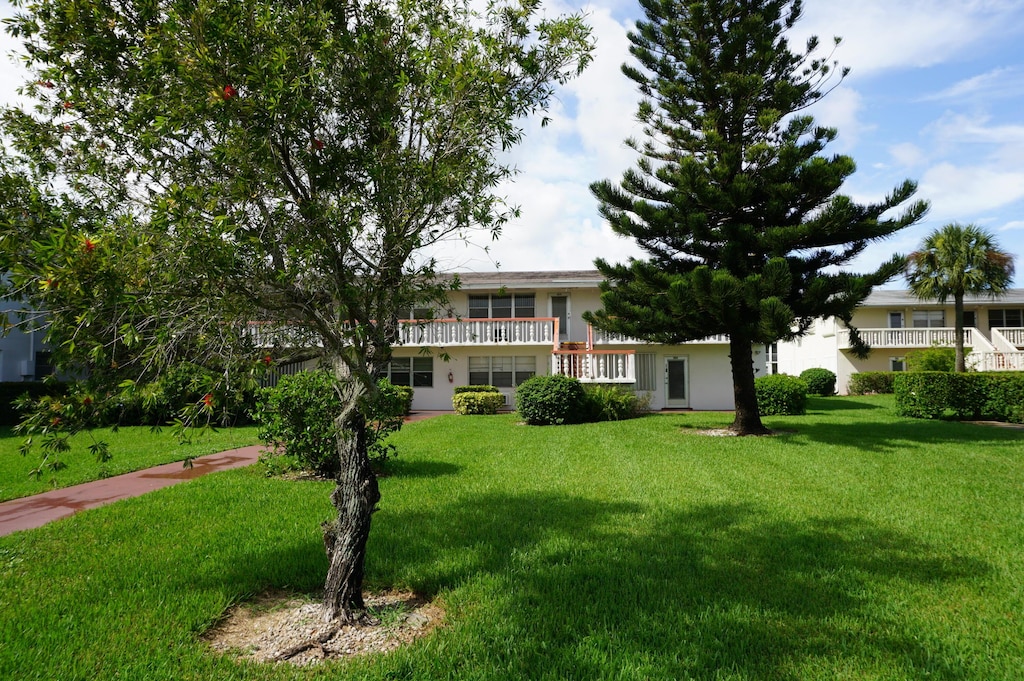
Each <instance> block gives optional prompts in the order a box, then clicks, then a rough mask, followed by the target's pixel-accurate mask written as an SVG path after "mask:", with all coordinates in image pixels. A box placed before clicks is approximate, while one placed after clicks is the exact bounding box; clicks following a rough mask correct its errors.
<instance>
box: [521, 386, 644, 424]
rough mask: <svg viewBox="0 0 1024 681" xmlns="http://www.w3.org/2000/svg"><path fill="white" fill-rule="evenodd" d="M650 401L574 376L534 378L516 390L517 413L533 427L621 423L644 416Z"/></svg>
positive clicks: (614, 387) (630, 392)
mask: <svg viewBox="0 0 1024 681" xmlns="http://www.w3.org/2000/svg"><path fill="white" fill-rule="evenodd" d="M649 406H650V400H649V398H646V397H641V396H639V395H637V394H636V393H634V392H632V391H631V390H627V389H623V388H619V387H616V386H611V385H600V384H597V385H588V386H587V387H584V386H583V384H582V383H580V381H579V380H578V379H575V378H572V377H570V376H560V375H557V374H555V375H551V376H534V377H533V378H530V379H528V380H527V381H524V382H523V383H522V384H520V386H519V387H518V388H517V389H516V410H517V411H518V412H519V414H520V415H521V416H522V417H523V419H524V420H525V421H526V422H527V423H528V424H530V425H534V426H548V425H560V424H569V423H592V422H596V421H619V420H623V419H630V418H635V417H637V416H640V415H641V414H643V413H644V412H646V411H647V409H648V407H649Z"/></svg>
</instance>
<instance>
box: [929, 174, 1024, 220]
mask: <svg viewBox="0 0 1024 681" xmlns="http://www.w3.org/2000/svg"><path fill="white" fill-rule="evenodd" d="M920 195H921V198H925V199H928V200H929V201H931V202H932V217H933V218H934V219H936V220H943V221H945V220H949V219H960V220H967V221H974V220H975V219H977V216H978V215H979V214H984V213H986V212H988V211H992V210H995V209H998V208H1001V207H1003V206H1008V205H1010V204H1012V203H1014V202H1016V201H1019V200H1021V199H1024V169H1020V170H1012V171H999V170H997V169H993V168H991V167H987V166H956V165H953V164H952V163H940V164H938V165H936V166H934V167H932V168H930V169H929V170H928V171H927V172H926V173H925V174H924V177H922V178H921V184H920Z"/></svg>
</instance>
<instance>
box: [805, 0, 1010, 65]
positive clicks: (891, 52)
mask: <svg viewBox="0 0 1024 681" xmlns="http://www.w3.org/2000/svg"><path fill="white" fill-rule="evenodd" d="M1019 11H1020V6H1019V2H1016V1H1015V0H972V1H970V2H964V1H963V0H903V1H901V2H892V0H857V2H843V3H839V2H812V3H807V4H806V5H805V14H804V20H803V21H802V22H801V23H799V24H797V27H796V29H795V32H794V34H795V35H800V36H807V35H817V36H819V38H821V39H822V45H823V47H828V46H830V45H831V37H832V36H835V35H838V36H841V37H842V38H843V43H842V45H841V46H840V47H839V49H838V51H837V52H836V56H837V57H838V59H839V61H840V63H841V64H844V65H848V66H851V67H852V68H853V75H854V76H856V77H859V76H860V75H870V74H874V73H877V72H879V71H883V70H888V69H894V68H897V69H902V68H917V67H926V66H933V65H935V64H940V63H944V62H947V61H949V60H950V59H953V58H955V57H956V56H957V55H959V54H962V53H963V52H964V51H966V50H967V49H968V48H970V47H971V46H973V45H976V44H977V43H979V42H980V41H982V40H983V39H984V38H985V36H986V35H991V34H992V33H993V32H1004V33H1005V32H1007V31H1010V30H1014V29H1016V30H1019V29H1020V16H1019ZM793 44H794V46H798V45H801V44H802V40H801V41H797V40H794V43H793Z"/></svg>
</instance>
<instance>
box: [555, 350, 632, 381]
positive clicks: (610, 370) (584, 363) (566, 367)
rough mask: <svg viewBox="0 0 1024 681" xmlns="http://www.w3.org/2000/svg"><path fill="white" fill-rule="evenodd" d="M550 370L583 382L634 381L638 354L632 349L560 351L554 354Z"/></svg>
mask: <svg viewBox="0 0 1024 681" xmlns="http://www.w3.org/2000/svg"><path fill="white" fill-rule="evenodd" d="M551 373H552V374H562V375H563V376H572V377H573V378H578V379H579V380H580V382H582V383H635V382H636V355H635V354H634V353H633V351H632V350H625V351H616V350H557V351H555V352H554V353H552V354H551Z"/></svg>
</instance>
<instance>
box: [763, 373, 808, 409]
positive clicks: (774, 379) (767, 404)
mask: <svg viewBox="0 0 1024 681" xmlns="http://www.w3.org/2000/svg"><path fill="white" fill-rule="evenodd" d="M754 390H755V391H756V392H757V411H758V412H759V413H760V414H761V416H796V415H799V414H805V413H807V384H806V383H805V382H804V381H802V380H801V379H799V378H797V377H796V376H789V375H787V374H772V375H770V376H761V377H759V378H756V379H754Z"/></svg>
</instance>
